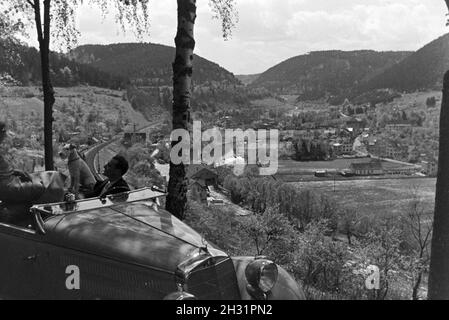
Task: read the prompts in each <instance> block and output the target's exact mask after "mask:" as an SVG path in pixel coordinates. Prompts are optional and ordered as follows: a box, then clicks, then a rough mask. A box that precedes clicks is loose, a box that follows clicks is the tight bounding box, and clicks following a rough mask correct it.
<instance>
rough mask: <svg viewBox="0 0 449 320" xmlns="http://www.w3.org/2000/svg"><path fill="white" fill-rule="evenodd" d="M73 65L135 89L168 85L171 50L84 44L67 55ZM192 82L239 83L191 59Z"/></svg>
mask: <svg viewBox="0 0 449 320" xmlns="http://www.w3.org/2000/svg"><path fill="white" fill-rule="evenodd" d="M69 56H70V58H72V59H74V60H75V61H77V62H80V63H85V64H89V65H90V66H93V67H96V68H98V69H100V70H102V71H104V72H108V73H111V74H114V75H117V76H123V77H127V78H129V79H130V80H131V81H132V82H133V84H136V85H138V86H171V85H172V76H173V73H172V63H173V59H174V56H175V48H173V47H169V46H164V45H159V44H152V43H120V44H110V45H84V46H80V47H78V48H76V49H74V50H73V51H71V52H70V54H69ZM193 63H194V70H193V81H194V83H195V84H197V85H198V84H201V85H208V84H213V83H214V82H216V83H217V84H218V83H220V84H221V85H237V84H240V82H239V80H238V79H237V78H235V77H234V75H233V74H232V73H231V72H229V71H227V70H225V69H224V68H222V67H220V66H219V65H218V64H216V63H213V62H211V61H208V60H206V59H204V58H201V57H199V56H197V55H195V56H194V62H193Z"/></svg>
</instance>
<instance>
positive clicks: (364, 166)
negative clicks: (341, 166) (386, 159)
mask: <svg viewBox="0 0 449 320" xmlns="http://www.w3.org/2000/svg"><path fill="white" fill-rule="evenodd" d="M349 168H350V170H351V172H352V173H353V174H355V175H356V176H372V175H382V174H384V173H385V171H384V169H383V167H382V163H381V162H380V161H378V160H371V161H369V162H360V163H351V165H350V167H349Z"/></svg>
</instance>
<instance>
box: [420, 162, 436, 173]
mask: <svg viewBox="0 0 449 320" xmlns="http://www.w3.org/2000/svg"><path fill="white" fill-rule="evenodd" d="M421 167H422V173H424V174H425V175H427V176H431V177H434V176H436V175H437V172H438V162H437V161H436V160H434V159H428V160H425V161H424V160H423V161H421Z"/></svg>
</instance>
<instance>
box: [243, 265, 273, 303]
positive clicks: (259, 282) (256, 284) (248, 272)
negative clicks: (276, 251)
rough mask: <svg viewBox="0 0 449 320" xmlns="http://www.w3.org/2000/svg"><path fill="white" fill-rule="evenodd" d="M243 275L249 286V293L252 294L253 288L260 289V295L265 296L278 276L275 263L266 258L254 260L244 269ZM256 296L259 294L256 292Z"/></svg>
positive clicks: (253, 292)
mask: <svg viewBox="0 0 449 320" xmlns="http://www.w3.org/2000/svg"><path fill="white" fill-rule="evenodd" d="M245 276H246V280H247V281H248V284H249V285H250V286H251V288H249V290H248V291H249V293H250V294H251V295H253V296H254V294H255V293H256V292H255V291H254V290H259V291H261V293H263V294H262V296H265V295H266V294H267V293H268V292H269V291H270V290H271V289H273V287H274V285H275V284H276V281H277V278H278V267H277V265H276V264H275V263H274V262H273V261H270V260H267V259H258V260H254V261H253V262H251V263H250V264H248V266H247V267H246V269H245ZM256 295H257V298H259V297H260V296H261V295H260V294H256Z"/></svg>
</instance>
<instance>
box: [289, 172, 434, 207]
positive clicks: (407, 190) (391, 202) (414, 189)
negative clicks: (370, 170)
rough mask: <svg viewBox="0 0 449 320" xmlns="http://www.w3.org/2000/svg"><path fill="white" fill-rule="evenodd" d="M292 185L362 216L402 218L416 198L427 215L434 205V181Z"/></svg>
mask: <svg viewBox="0 0 449 320" xmlns="http://www.w3.org/2000/svg"><path fill="white" fill-rule="evenodd" d="M291 185H293V186H295V187H296V188H298V189H305V188H307V189H310V190H314V191H317V192H320V193H324V194H326V195H327V196H329V197H330V198H332V199H334V200H335V201H336V202H337V203H338V204H339V205H340V206H342V207H345V208H350V209H355V210H356V211H357V212H359V213H361V214H369V215H371V214H393V215H398V214H403V213H404V212H405V211H406V210H407V208H408V206H409V205H410V204H411V202H412V201H414V199H416V197H415V194H416V195H417V197H418V199H419V200H420V201H421V202H422V204H423V208H424V209H425V210H426V211H428V212H433V210H434V204H435V187H436V179H435V178H404V179H377V180H376V179H374V180H350V181H338V180H337V181H332V180H330V181H308V182H294V183H291ZM334 186H335V191H334Z"/></svg>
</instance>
